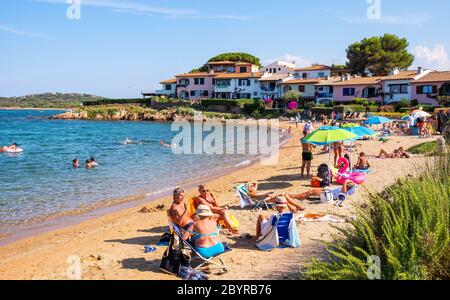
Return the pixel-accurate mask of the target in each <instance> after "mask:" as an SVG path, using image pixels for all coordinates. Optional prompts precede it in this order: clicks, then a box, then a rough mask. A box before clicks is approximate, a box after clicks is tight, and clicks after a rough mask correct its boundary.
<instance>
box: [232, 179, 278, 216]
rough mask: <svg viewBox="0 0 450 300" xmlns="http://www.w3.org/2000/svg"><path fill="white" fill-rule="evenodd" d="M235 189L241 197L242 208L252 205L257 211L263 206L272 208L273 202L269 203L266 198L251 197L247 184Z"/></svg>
mask: <svg viewBox="0 0 450 300" xmlns="http://www.w3.org/2000/svg"><path fill="white" fill-rule="evenodd" d="M235 189H236V194H237V196H238V197H239V201H240V204H241V208H245V207H247V206H252V210H254V211H257V210H261V209H262V208H266V209H270V208H271V207H272V206H273V204H269V203H267V202H266V201H265V200H264V199H261V200H259V199H253V198H252V197H250V195H249V194H248V191H247V188H246V187H245V184H241V185H238V186H236V187H235Z"/></svg>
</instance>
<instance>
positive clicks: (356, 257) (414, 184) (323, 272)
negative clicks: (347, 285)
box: [303, 154, 450, 280]
mask: <svg viewBox="0 0 450 300" xmlns="http://www.w3.org/2000/svg"><path fill="white" fill-rule="evenodd" d="M418 168H420V170H422V174H421V175H420V177H415V178H411V177H409V178H407V179H404V180H401V181H399V182H398V183H397V184H394V185H392V186H390V187H388V188H387V189H386V190H385V191H384V192H383V193H381V194H376V195H374V194H371V195H370V197H369V201H368V203H367V206H365V207H361V208H357V214H356V216H357V218H356V220H354V221H352V222H351V228H345V229H342V228H341V229H339V228H337V227H335V228H337V229H338V230H339V232H340V234H339V235H338V236H336V237H335V241H333V242H331V243H326V246H327V248H326V250H327V253H328V257H327V258H326V260H324V261H320V260H318V259H313V261H312V262H311V263H310V265H309V266H307V269H306V270H305V271H304V272H303V277H304V278H306V279H367V278H368V276H367V270H368V269H369V267H371V265H370V264H369V262H368V260H367V258H368V257H369V256H371V255H376V256H378V257H379V258H380V263H381V264H380V273H381V279H387V280H392V279H394V280H398V279H401V280H406V279H412V280H418V279H421V280H422V279H446V280H448V279H450V259H449V257H450V156H449V155H448V154H447V156H441V157H438V158H430V160H429V161H428V162H427V163H425V164H422V165H420V166H418Z"/></svg>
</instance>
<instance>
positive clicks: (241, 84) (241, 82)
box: [238, 79, 250, 86]
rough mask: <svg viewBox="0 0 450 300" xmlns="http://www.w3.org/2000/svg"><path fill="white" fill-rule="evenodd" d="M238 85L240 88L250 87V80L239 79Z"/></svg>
mask: <svg viewBox="0 0 450 300" xmlns="http://www.w3.org/2000/svg"><path fill="white" fill-rule="evenodd" d="M238 85H239V86H250V80H249V79H239V82H238Z"/></svg>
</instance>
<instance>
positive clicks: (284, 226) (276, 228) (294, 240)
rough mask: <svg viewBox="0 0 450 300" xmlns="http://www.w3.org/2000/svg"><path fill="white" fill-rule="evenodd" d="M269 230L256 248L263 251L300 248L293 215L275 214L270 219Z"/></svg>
mask: <svg viewBox="0 0 450 300" xmlns="http://www.w3.org/2000/svg"><path fill="white" fill-rule="evenodd" d="M270 222H271V223H270V225H267V226H271V228H270V230H269V231H268V233H267V234H266V235H265V236H264V237H262V239H260V240H259V241H258V242H257V244H256V246H257V247H258V248H259V249H261V250H264V251H269V250H272V249H273V248H286V247H294V248H297V247H300V245H301V242H300V237H299V234H298V231H297V225H296V223H295V219H294V214H293V213H282V214H275V215H273V216H272V217H271V219H270Z"/></svg>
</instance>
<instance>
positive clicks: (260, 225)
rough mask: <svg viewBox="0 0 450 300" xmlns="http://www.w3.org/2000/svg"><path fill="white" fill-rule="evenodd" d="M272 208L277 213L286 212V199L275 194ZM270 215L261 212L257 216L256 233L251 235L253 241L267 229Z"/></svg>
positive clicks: (265, 232) (264, 233)
mask: <svg viewBox="0 0 450 300" xmlns="http://www.w3.org/2000/svg"><path fill="white" fill-rule="evenodd" d="M274 208H275V210H276V211H277V213H278V214H282V213H285V212H287V210H288V201H287V200H286V198H285V197H283V196H277V197H276V198H275V204H274ZM270 219H271V216H268V215H267V214H261V215H259V217H258V221H257V222H256V235H255V236H254V237H253V239H254V240H255V241H257V240H258V239H259V238H260V237H262V236H265V235H266V234H267V231H268V229H269V227H270V226H269V220H270Z"/></svg>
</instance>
